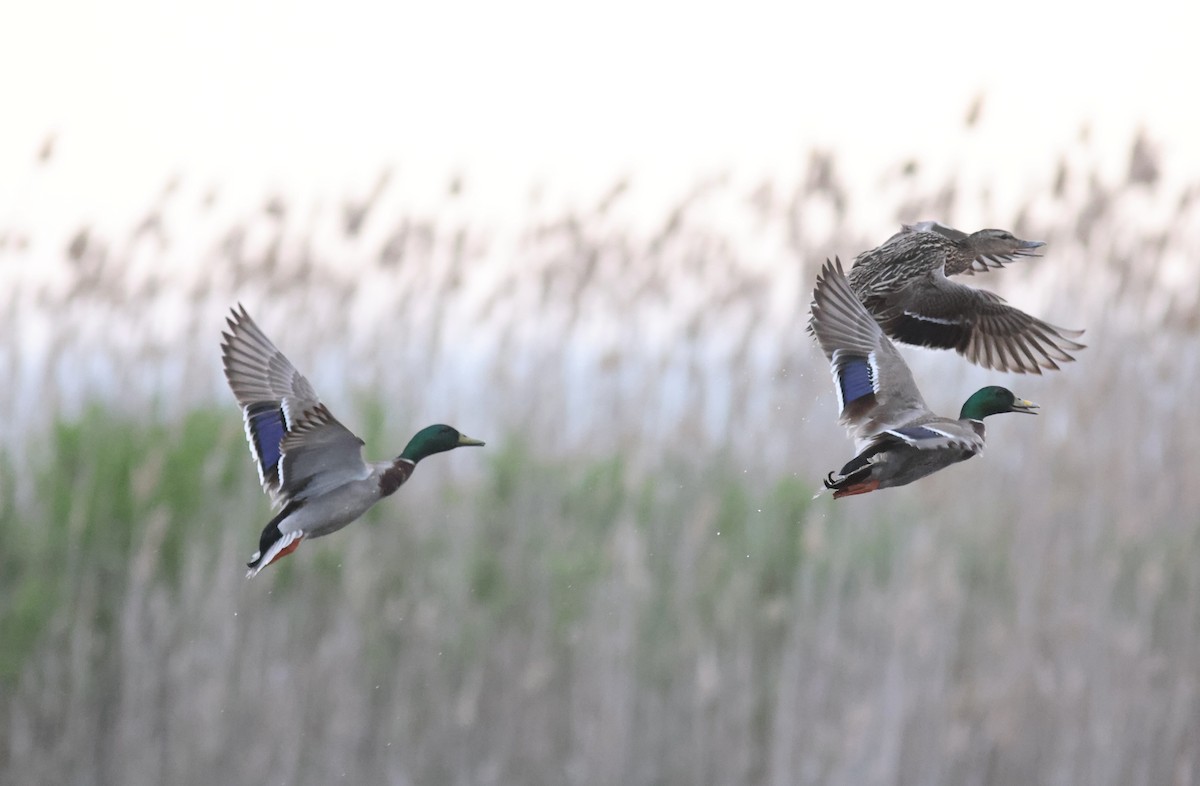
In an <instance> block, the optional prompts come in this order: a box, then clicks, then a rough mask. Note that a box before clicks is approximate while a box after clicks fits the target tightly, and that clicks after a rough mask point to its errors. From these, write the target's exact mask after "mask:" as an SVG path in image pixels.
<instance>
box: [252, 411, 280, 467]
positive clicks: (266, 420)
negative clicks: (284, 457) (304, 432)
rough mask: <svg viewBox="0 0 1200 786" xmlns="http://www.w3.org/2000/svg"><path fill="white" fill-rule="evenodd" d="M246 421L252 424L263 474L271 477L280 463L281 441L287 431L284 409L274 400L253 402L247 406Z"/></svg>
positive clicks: (255, 445)
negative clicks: (259, 402)
mask: <svg viewBox="0 0 1200 786" xmlns="http://www.w3.org/2000/svg"><path fill="white" fill-rule="evenodd" d="M246 421H247V422H248V423H249V424H250V436H251V438H252V439H253V440H254V451H255V453H257V454H258V461H259V464H260V465H261V466H262V471H263V476H264V477H271V476H273V475H274V474H275V468H276V466H277V465H278V464H279V456H280V451H279V443H281V442H283V437H284V435H285V434H286V433H287V427H286V426H285V425H284V422H283V410H282V409H280V408H279V406H278V405H277V404H275V403H274V402H263V403H261V404H251V405H250V406H248V407H246Z"/></svg>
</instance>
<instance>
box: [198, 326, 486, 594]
mask: <svg viewBox="0 0 1200 786" xmlns="http://www.w3.org/2000/svg"><path fill="white" fill-rule="evenodd" d="M228 322H229V332H228V333H222V336H223V337H224V339H225V340H224V341H223V342H222V344H221V359H222V361H223V362H224V365H225V378H226V379H227V380H228V381H229V387H230V388H231V389H232V390H233V395H234V396H236V397H237V400H238V404H240V405H241V407H242V418H243V420H244V421H245V426H246V440H247V441H248V442H249V443H250V455H251V456H252V457H253V458H254V465H255V467H256V468H257V469H258V479H259V481H260V482H261V483H262V486H263V490H264V491H266V492H267V493H268V494H269V495H271V498H272V501H273V502H274V504H275V506H276V507H278V508H281V510H280V511H279V514H278V515H276V516H275V518H273V519H271V521H270V522H269V523H268V524H267V526H266V528H264V529H263V531H262V535H261V536H260V537H259V541H258V551H256V552H254V555H253V556H252V557H251V558H250V562H249V563H247V567H248V568H249V569H250V570H249V571H248V572H247V574H246V577H247V578H249V577H251V576H255V575H257V574H258V572H259V571H260V570H262V569H263V568H265V567H266V566H268V565H270V564H272V563H274V562H276V561H278V560H280V559H282V558H283V557H286V556H287V555H288V554H291V553H292V552H293V551H295V550H296V547H298V546H299V545H300V541H302V540H304V539H305V538H308V539H312V538H319V537H322V536H324V535H328V534H330V533H331V532H337V531H338V530H339V529H341V528H342V527H345V526H346V525H347V524H349V523H350V522H352V521H354V520H355V519H357V518H358V517H359V516H361V515H362V514H364V513H366V512H367V511H368V510H369V509H370V508H371V506H373V505H374V504H375V503H376V502H378V501H379V500H381V499H383V498H384V497H387V496H390V495H391V494H393V493H395V491H396V489H398V488H400V487H401V486H402V485H404V482H405V481H407V480H408V478H409V477H410V476H411V475H412V473H413V470H414V469H416V466H417V463H418V462H420V461H421V459H423V458H426V457H427V456H432V455H433V454H435V453H442V452H444V451H447V450H453V449H454V448H458V447H463V446H466V445H482V444H483V443H482V442H480V441H479V440H477V439H471V438H470V437H468V436H466V435H464V434H460V433H459V432H458V431H457V430H455V429H453V428H451V427H450V426H445V425H435V426H429V427H427V428H423V429H421V430H420V431H418V432H417V433H416V435H415V436H413V438H412V439H411V440H409V443H408V446H407V447H406V448H404V452H403V453H401V454H400V455H399V456H397V457H396V458H395V459H393V460H391V461H372V462H368V461H365V460H364V459H363V455H362V447H363V441H362V440H361V439H359V438H358V437H356V436H355V435H354V434H353V433H352V432H351V431H350V430H349V429H347V428H346V427H345V426H343V425H342V424H341V423H339V422H338V421H337V419H336V418H335V417H334V416H333V415H332V414H331V413H330V411H329V409H328V408H327V407H326V406H325V405H324V404H322V403H321V402H320V400H319V399H318V398H317V394H316V391H314V390H313V388H312V385H310V384H309V382H308V380H307V379H305V378H304V376H303V375H302V374H301V373H300V372H298V371H297V370H296V368H295V367H294V366H293V365H292V364H291V362H290V361H288V359H287V358H286V357H284V355H283V353H282V352H280V351H279V350H278V349H276V348H275V345H274V344H272V343H271V340H270V339H268V338H267V337H266V335H265V334H264V333H263V332H262V331H261V330H259V328H258V325H256V324H254V320H252V319H250V315H249V314H247V313H246V309H245V308H242V307H241V306H240V305H239V306H238V308H236V309H234V311H233V314H232V316H230V317H229V320H228Z"/></svg>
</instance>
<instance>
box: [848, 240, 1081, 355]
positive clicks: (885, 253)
mask: <svg viewBox="0 0 1200 786" xmlns="http://www.w3.org/2000/svg"><path fill="white" fill-rule="evenodd" d="M1044 245H1045V243H1042V242H1041V241H1038V240H1021V239H1020V238H1018V237H1014V236H1013V234H1012V233H1011V232H1006V231H1004V230H1002V229H981V230H979V231H978V232H975V233H973V234H970V235H968V234H966V233H964V232H960V231H959V230H957V229H953V228H952V227H947V226H943V225H942V224H938V223H937V222H934V221H923V222H921V223H918V224H910V225H906V226H905V227H904V229H903V230H902V231H900V232H898V233H897V234H895V235H893V236H892V237H890V238H889V239H888V240H887V241H886V242H885V243H884V244H883V245H881V246H879V247H878V248H874V249H871V250H870V251H866V252H863V253H862V254H859V256H858V258H857V259H855V260H854V265H853V267H851V269H850V286H851V287H852V288H853V289H854V293H855V294H856V295H858V298H859V300H861V301H862V302H863V304H864V305H865V306H866V307H867V309H868V310H869V311H870V312H871V313H872V314H874V315H875V318H876V319H877V320H879V323H880V324H881V325H882V326H883V329H884V331H885V332H886V333H887V334H888V335H889V336H891V337H892V338H893V339H895V340H897V341H902V342H904V343H906V344H917V345H920V346H926V347H936V348H940V349H953V350H956V351H957V352H958V353H959V354H961V355H963V356H964V357H966V358H967V359H968V360H970V361H971V362H972V363H976V364H978V365H980V366H983V367H984V368H992V369H996V370H997V371H1013V372H1017V373H1026V372H1027V373H1032V374H1041V373H1042V369H1057V368H1058V367H1059V366H1058V364H1059V363H1061V362H1067V361H1071V360H1074V358H1073V357H1071V355H1070V354H1069V353H1070V352H1072V351H1076V350H1080V349H1083V348H1084V345H1083V344H1080V343H1078V342H1076V341H1074V339H1076V338H1078V337H1079V336H1081V335H1083V331H1082V330H1068V329H1066V328H1060V327H1056V326H1054V325H1051V324H1049V323H1047V322H1043V321H1042V320H1040V319H1037V318H1036V317H1031V316H1030V315H1028V314H1026V313H1025V312H1023V311H1020V310H1018V309H1016V308H1013V307H1012V306H1010V305H1007V304H1006V303H1005V302H1004V299H1003V298H1001V297H1000V296H998V295H994V294H992V293H991V292H986V291H984V290H981V289H972V288H971V287H965V286H962V285H961V284H955V283H952V282H951V281H950V280H949V279H947V278H946V277H947V276H954V275H959V274H964V273H965V274H967V275H974V274H975V273H977V272H984V271H987V270H989V269H991V268H996V267H1003V266H1004V264H1005V263H1007V262H1012V261H1013V260H1015V259H1017V258H1019V257H1028V256H1037V254H1036V253H1035V252H1036V251H1037V249H1039V248H1041V247H1042V246H1044Z"/></svg>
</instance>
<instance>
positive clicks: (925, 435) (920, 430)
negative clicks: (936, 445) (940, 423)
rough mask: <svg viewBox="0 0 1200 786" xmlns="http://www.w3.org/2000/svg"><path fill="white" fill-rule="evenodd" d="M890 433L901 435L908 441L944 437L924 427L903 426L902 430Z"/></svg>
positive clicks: (898, 429)
mask: <svg viewBox="0 0 1200 786" xmlns="http://www.w3.org/2000/svg"><path fill="white" fill-rule="evenodd" d="M892 431H894V432H896V433H897V434H903V435H904V436H906V437H908V438H909V439H941V438H943V437H945V436H946V435H945V434H940V433H938V432H936V431H934V430H933V429H931V428H925V427H924V426H905V427H903V428H897V429H892Z"/></svg>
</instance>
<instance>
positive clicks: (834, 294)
mask: <svg viewBox="0 0 1200 786" xmlns="http://www.w3.org/2000/svg"><path fill="white" fill-rule="evenodd" d="M811 324H812V328H813V332H814V333H815V334H816V337H817V341H818V342H819V343H820V345H821V349H822V350H824V352H825V356H826V357H828V358H829V364H830V367H831V368H832V370H833V381H834V389H835V390H836V391H837V397H838V404H839V406H840V408H841V415H840V417H839V421H840V422H841V423H842V424H843V425H844V426H846V428H847V430H849V431H850V433H851V435H852V436H853V437H854V446H855V450H857V451H858V455H857V456H855V457H854V458H853V459H851V460H850V462H849V463H847V464H846V466H844V467H842V469H841V471H840V472H839V473H837V474H836V475H835V474H834V473H832V472H830V473H829V475H828V477H827V478H826V479H825V487H826V488H827V489H831V490H833V496H834V498H835V499H837V498H839V497H848V496H850V495H852V494H866V493H867V492H868V491H874V490H875V489H885V488H890V487H892V486H903V485H905V484H907V483H912V482H913V481H914V480H919V479H920V478H923V477H925V476H926V475H929V474H932V473H934V472H937V471H938V470H940V469H944V468H946V467H948V466H950V465H951V464H955V463H957V462H959V461H966V460H967V459H969V458H971V456H974V455H975V454H976V453H979V452H980V451H982V450H983V441H984V428H983V419H984V418H985V417H987V416H988V415H996V414H999V413H1001V412H1026V413H1029V414H1036V413H1034V412H1033V410H1034V408H1035V407H1036V406H1037V405H1036V404H1033V403H1032V402H1029V401H1025V400H1023V399H1018V398H1017V397H1016V396H1014V395H1013V394H1012V392H1011V391H1008V390H1006V389H1004V388H1001V387H996V386H994V385H993V386H991V387H986V388H983V389H981V390H979V391H976V393H975V394H974V395H972V396H971V397H970V398H969V399H967V401H966V403H965V404H963V407H962V412H960V413H959V416H958V419H957V420H954V419H951V418H943V417H938V416H937V415H935V414H933V413H932V412H930V411H929V408H928V407H927V406H925V400H924V399H922V398H921V391H919V390H918V389H917V383H916V382H914V381H913V376H912V372H911V371H909V370H908V365H907V364H905V362H904V359H903V358H902V357H900V353H899V352H897V351H896V346H895V345H894V344H892V342H891V341H889V340H888V337H887V336H886V335H884V333H883V330H882V329H881V328H880V325H879V323H878V322H876V321H875V319H874V318H873V317H872V316H871V314H870V313H869V312H868V311H867V310H866V308H864V307H863V304H862V303H861V302H859V300H858V298H857V297H855V294H854V291H853V290H852V289H851V288H850V283H849V281H848V280H847V279H846V276H845V274H844V273H843V272H842V263H841V261H840V260H839V261H837V262H836V263H834V262H829V261H826V263H825V266H824V267H823V268H822V269H821V273H820V275H818V276H817V288H816V291H815V292H814V293H813V306H812V323H811Z"/></svg>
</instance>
